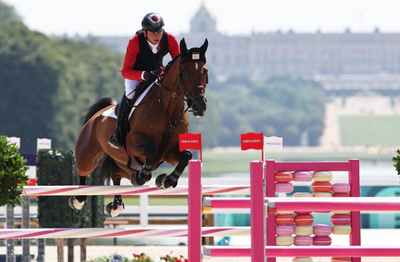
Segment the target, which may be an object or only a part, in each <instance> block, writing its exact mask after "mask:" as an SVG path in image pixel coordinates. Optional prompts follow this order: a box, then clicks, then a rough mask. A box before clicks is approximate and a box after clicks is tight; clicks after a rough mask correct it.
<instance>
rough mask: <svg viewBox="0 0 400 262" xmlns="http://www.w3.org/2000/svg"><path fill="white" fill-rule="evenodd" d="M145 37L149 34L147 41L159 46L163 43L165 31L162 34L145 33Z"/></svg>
mask: <svg viewBox="0 0 400 262" xmlns="http://www.w3.org/2000/svg"><path fill="white" fill-rule="evenodd" d="M144 33H145V36H146V34H147V40H149V41H150V43H152V44H153V45H157V44H158V43H160V41H161V37H162V36H163V31H161V32H151V31H145V32H144Z"/></svg>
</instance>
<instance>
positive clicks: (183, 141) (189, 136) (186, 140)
mask: <svg viewBox="0 0 400 262" xmlns="http://www.w3.org/2000/svg"><path fill="white" fill-rule="evenodd" d="M186 149H193V150H201V133H199V134H193V133H186V134H179V150H180V151H183V150H186Z"/></svg>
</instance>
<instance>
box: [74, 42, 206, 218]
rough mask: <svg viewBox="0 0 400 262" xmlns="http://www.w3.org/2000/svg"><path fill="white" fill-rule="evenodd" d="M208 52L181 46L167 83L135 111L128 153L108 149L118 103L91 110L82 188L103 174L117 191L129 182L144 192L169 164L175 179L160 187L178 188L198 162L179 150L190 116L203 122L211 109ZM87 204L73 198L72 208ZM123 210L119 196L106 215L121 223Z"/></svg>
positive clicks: (83, 141) (163, 179)
mask: <svg viewBox="0 0 400 262" xmlns="http://www.w3.org/2000/svg"><path fill="white" fill-rule="evenodd" d="M207 47H208V40H207V39H205V41H204V43H203V45H202V46H201V47H194V48H191V49H189V50H188V49H187V46H186V42H185V39H184V38H183V39H182V40H181V41H180V49H181V53H180V54H179V55H177V56H176V57H175V58H174V59H173V60H172V61H171V62H169V63H168V65H167V66H166V68H165V71H164V76H163V78H162V80H160V81H156V82H155V83H154V84H153V85H152V87H151V88H150V89H149V91H148V92H147V93H144V94H143V99H142V100H140V102H139V103H138V104H135V105H134V106H133V107H134V108H135V110H134V112H133V113H132V115H131V117H130V119H129V124H128V125H129V126H128V128H127V130H126V131H127V134H126V140H125V145H124V147H121V148H119V149H115V148H113V147H111V146H110V145H109V144H108V138H109V137H110V135H111V133H112V132H113V131H114V129H115V126H116V119H115V118H114V117H111V116H109V115H107V114H106V112H109V111H107V110H113V108H114V107H115V104H116V101H115V99H113V98H109V97H105V98H102V99H100V100H98V101H97V102H95V103H94V104H93V105H92V106H91V107H90V108H89V109H88V111H87V114H86V116H85V118H84V125H83V127H82V129H81V131H80V133H79V136H78V139H77V142H76V147H75V162H76V163H75V165H76V171H77V173H78V174H79V178H80V181H79V184H80V185H85V184H86V176H88V175H89V174H91V173H92V172H93V171H97V177H98V179H99V181H98V183H99V184H110V180H112V182H113V184H114V185H120V181H121V179H122V178H127V179H129V180H130V181H131V183H132V185H133V186H142V185H144V184H145V183H147V182H149V181H150V179H151V178H152V173H153V171H154V170H156V169H157V168H158V167H159V165H160V164H161V163H163V162H167V163H168V164H170V165H172V166H174V165H176V164H177V165H176V167H175V169H174V170H173V171H172V172H171V173H170V174H169V175H167V174H161V175H159V176H158V177H157V178H156V181H155V184H156V186H157V187H158V188H160V189H167V188H170V187H176V186H177V184H178V180H179V177H180V176H181V175H182V173H183V171H184V170H185V168H186V167H187V165H188V163H189V160H190V159H192V153H191V152H190V151H189V150H183V151H180V150H179V134H185V133H188V131H189V122H188V118H187V114H186V113H187V111H188V109H189V108H190V109H191V111H192V112H193V114H194V116H195V117H202V116H204V114H205V111H206V108H207V99H206V98H205V89H206V85H207V83H208V69H207V67H206V66H205V64H206V57H205V53H206V51H207ZM185 107H186V108H185ZM86 199H87V196H71V197H70V199H69V205H70V206H71V208H72V209H74V210H80V209H81V208H82V207H83V205H84V203H85V200H86ZM123 209H124V204H123V201H122V196H121V195H116V196H114V201H113V202H111V203H109V204H108V205H107V206H106V208H105V211H106V213H108V214H109V215H110V216H112V217H115V216H117V215H118V214H120V213H121V212H122V211H123Z"/></svg>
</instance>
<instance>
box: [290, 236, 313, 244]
mask: <svg viewBox="0 0 400 262" xmlns="http://www.w3.org/2000/svg"><path fill="white" fill-rule="evenodd" d="M312 244H313V238H312V237H310V236H295V237H294V245H295V246H311V245H312Z"/></svg>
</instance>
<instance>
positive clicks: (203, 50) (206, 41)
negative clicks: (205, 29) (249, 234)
mask: <svg viewBox="0 0 400 262" xmlns="http://www.w3.org/2000/svg"><path fill="white" fill-rule="evenodd" d="M207 47H208V40H207V38H206V40H204V43H203V45H202V46H201V47H200V50H201V52H202V53H203V54H205V53H206V51H207Z"/></svg>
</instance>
